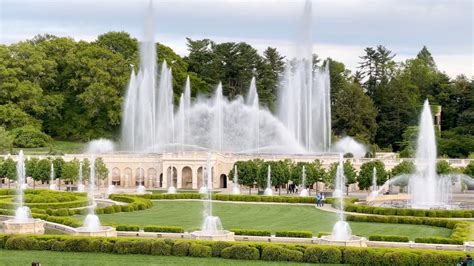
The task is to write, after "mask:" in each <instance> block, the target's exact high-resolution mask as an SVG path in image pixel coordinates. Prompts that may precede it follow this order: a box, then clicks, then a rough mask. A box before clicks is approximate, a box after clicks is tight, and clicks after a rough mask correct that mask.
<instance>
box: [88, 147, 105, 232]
mask: <svg viewBox="0 0 474 266" xmlns="http://www.w3.org/2000/svg"><path fill="white" fill-rule="evenodd" d="M94 194H95V156H94V155H92V158H91V163H90V180H89V192H88V196H89V202H90V203H91V205H92V206H91V207H89V208H88V214H87V216H86V218H85V220H84V228H85V229H86V230H87V231H89V232H96V231H99V230H100V228H101V225H100V221H99V217H98V216H97V215H96V214H95V207H96V203H95V199H94Z"/></svg>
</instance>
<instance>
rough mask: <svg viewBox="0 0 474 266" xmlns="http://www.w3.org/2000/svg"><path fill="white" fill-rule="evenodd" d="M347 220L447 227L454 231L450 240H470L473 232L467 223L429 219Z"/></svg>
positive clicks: (351, 218) (349, 217)
mask: <svg viewBox="0 0 474 266" xmlns="http://www.w3.org/2000/svg"><path fill="white" fill-rule="evenodd" d="M346 220H347V221H352V222H369V223H395V224H397V223H398V224H422V225H430V226H437V227H445V228H448V229H453V230H452V232H451V236H450V238H451V239H458V240H468V239H467V238H468V236H469V234H470V230H471V226H470V224H469V223H467V222H465V221H453V220H448V219H434V218H428V217H410V216H369V215H347V216H346Z"/></svg>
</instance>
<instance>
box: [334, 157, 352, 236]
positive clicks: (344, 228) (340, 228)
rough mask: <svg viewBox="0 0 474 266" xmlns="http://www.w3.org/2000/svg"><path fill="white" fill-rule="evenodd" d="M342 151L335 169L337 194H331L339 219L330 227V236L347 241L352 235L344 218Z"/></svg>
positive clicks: (344, 179)
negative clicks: (334, 200) (335, 203)
mask: <svg viewBox="0 0 474 266" xmlns="http://www.w3.org/2000/svg"><path fill="white" fill-rule="evenodd" d="M343 160H344V159H343V156H342V153H341V155H340V157H339V165H338V166H337V170H336V180H335V181H336V182H335V191H338V193H337V195H333V196H334V197H335V198H336V200H337V214H338V218H339V220H338V221H337V222H336V223H335V224H334V227H333V229H332V237H333V239H334V240H337V241H348V240H350V239H351V237H352V230H351V227H350V225H349V224H348V223H347V222H346V221H345V219H344V192H343V191H344V187H345V183H346V177H345V176H344V161H343Z"/></svg>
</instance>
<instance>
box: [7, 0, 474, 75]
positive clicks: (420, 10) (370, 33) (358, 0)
mask: <svg viewBox="0 0 474 266" xmlns="http://www.w3.org/2000/svg"><path fill="white" fill-rule="evenodd" d="M304 4H305V0H292V1H291V0H253V1H252V0H154V1H153V6H154V11H155V31H156V33H155V34H156V40H157V41H159V42H161V43H163V44H165V45H168V46H170V47H171V48H173V50H175V51H176V52H177V53H178V54H180V55H186V54H187V49H186V40H185V38H186V37H189V38H192V39H202V38H209V39H212V40H214V41H216V42H227V41H235V42H240V41H244V42H247V43H250V44H251V45H253V46H254V47H255V48H257V49H258V50H259V51H260V52H262V51H263V50H264V49H265V48H266V47H268V46H271V47H276V48H277V49H278V50H279V51H280V52H281V53H282V54H283V55H285V56H287V57H291V56H294V55H295V54H296V53H297V51H298V41H297V40H298V38H297V36H298V31H299V28H300V27H301V23H300V20H301V17H302V14H303V8H304ZM148 5H149V0H0V43H2V44H11V43H15V42H18V41H21V40H25V39H29V38H32V37H33V36H35V35H36V34H44V33H50V34H54V35H57V36H69V37H73V38H74V39H76V40H87V41H93V40H95V39H96V37H97V35H99V34H102V33H105V32H108V31H127V32H129V33H130V34H131V35H132V36H134V37H136V38H137V39H139V40H140V39H142V38H143V24H144V14H145V11H146V10H147V8H148ZM312 6H313V16H312V20H311V33H312V42H313V45H312V47H313V52H314V53H316V54H318V55H319V56H320V57H322V58H326V57H331V58H333V59H335V60H338V61H341V62H343V63H344V64H345V65H346V67H348V68H349V69H351V70H353V71H354V70H355V69H356V67H357V66H358V62H359V61H360V58H359V56H362V55H363V49H364V48H365V47H369V46H372V47H374V46H376V45H379V44H381V45H384V46H386V47H387V48H388V49H389V50H391V51H393V52H394V53H395V54H396V57H395V60H396V61H404V60H406V59H408V58H412V57H414V56H416V54H417V53H418V51H419V50H420V49H421V48H422V47H423V45H426V46H427V47H428V49H429V51H430V52H431V53H432V55H433V57H434V59H435V61H436V63H437V65H438V69H440V70H441V71H444V72H446V73H447V74H448V75H450V76H451V77H455V76H457V75H459V74H464V75H466V76H468V77H473V76H474V55H473V54H474V51H473V50H474V26H473V25H474V21H473V20H474V0H313V1H312Z"/></svg>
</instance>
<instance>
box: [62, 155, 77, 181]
mask: <svg viewBox="0 0 474 266" xmlns="http://www.w3.org/2000/svg"><path fill="white" fill-rule="evenodd" d="M61 176H62V179H63V180H64V181H66V182H71V183H73V182H74V181H76V180H77V178H78V177H79V161H78V160H77V159H74V160H72V161H69V162H65V163H64V164H63V166H62V174H61Z"/></svg>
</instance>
